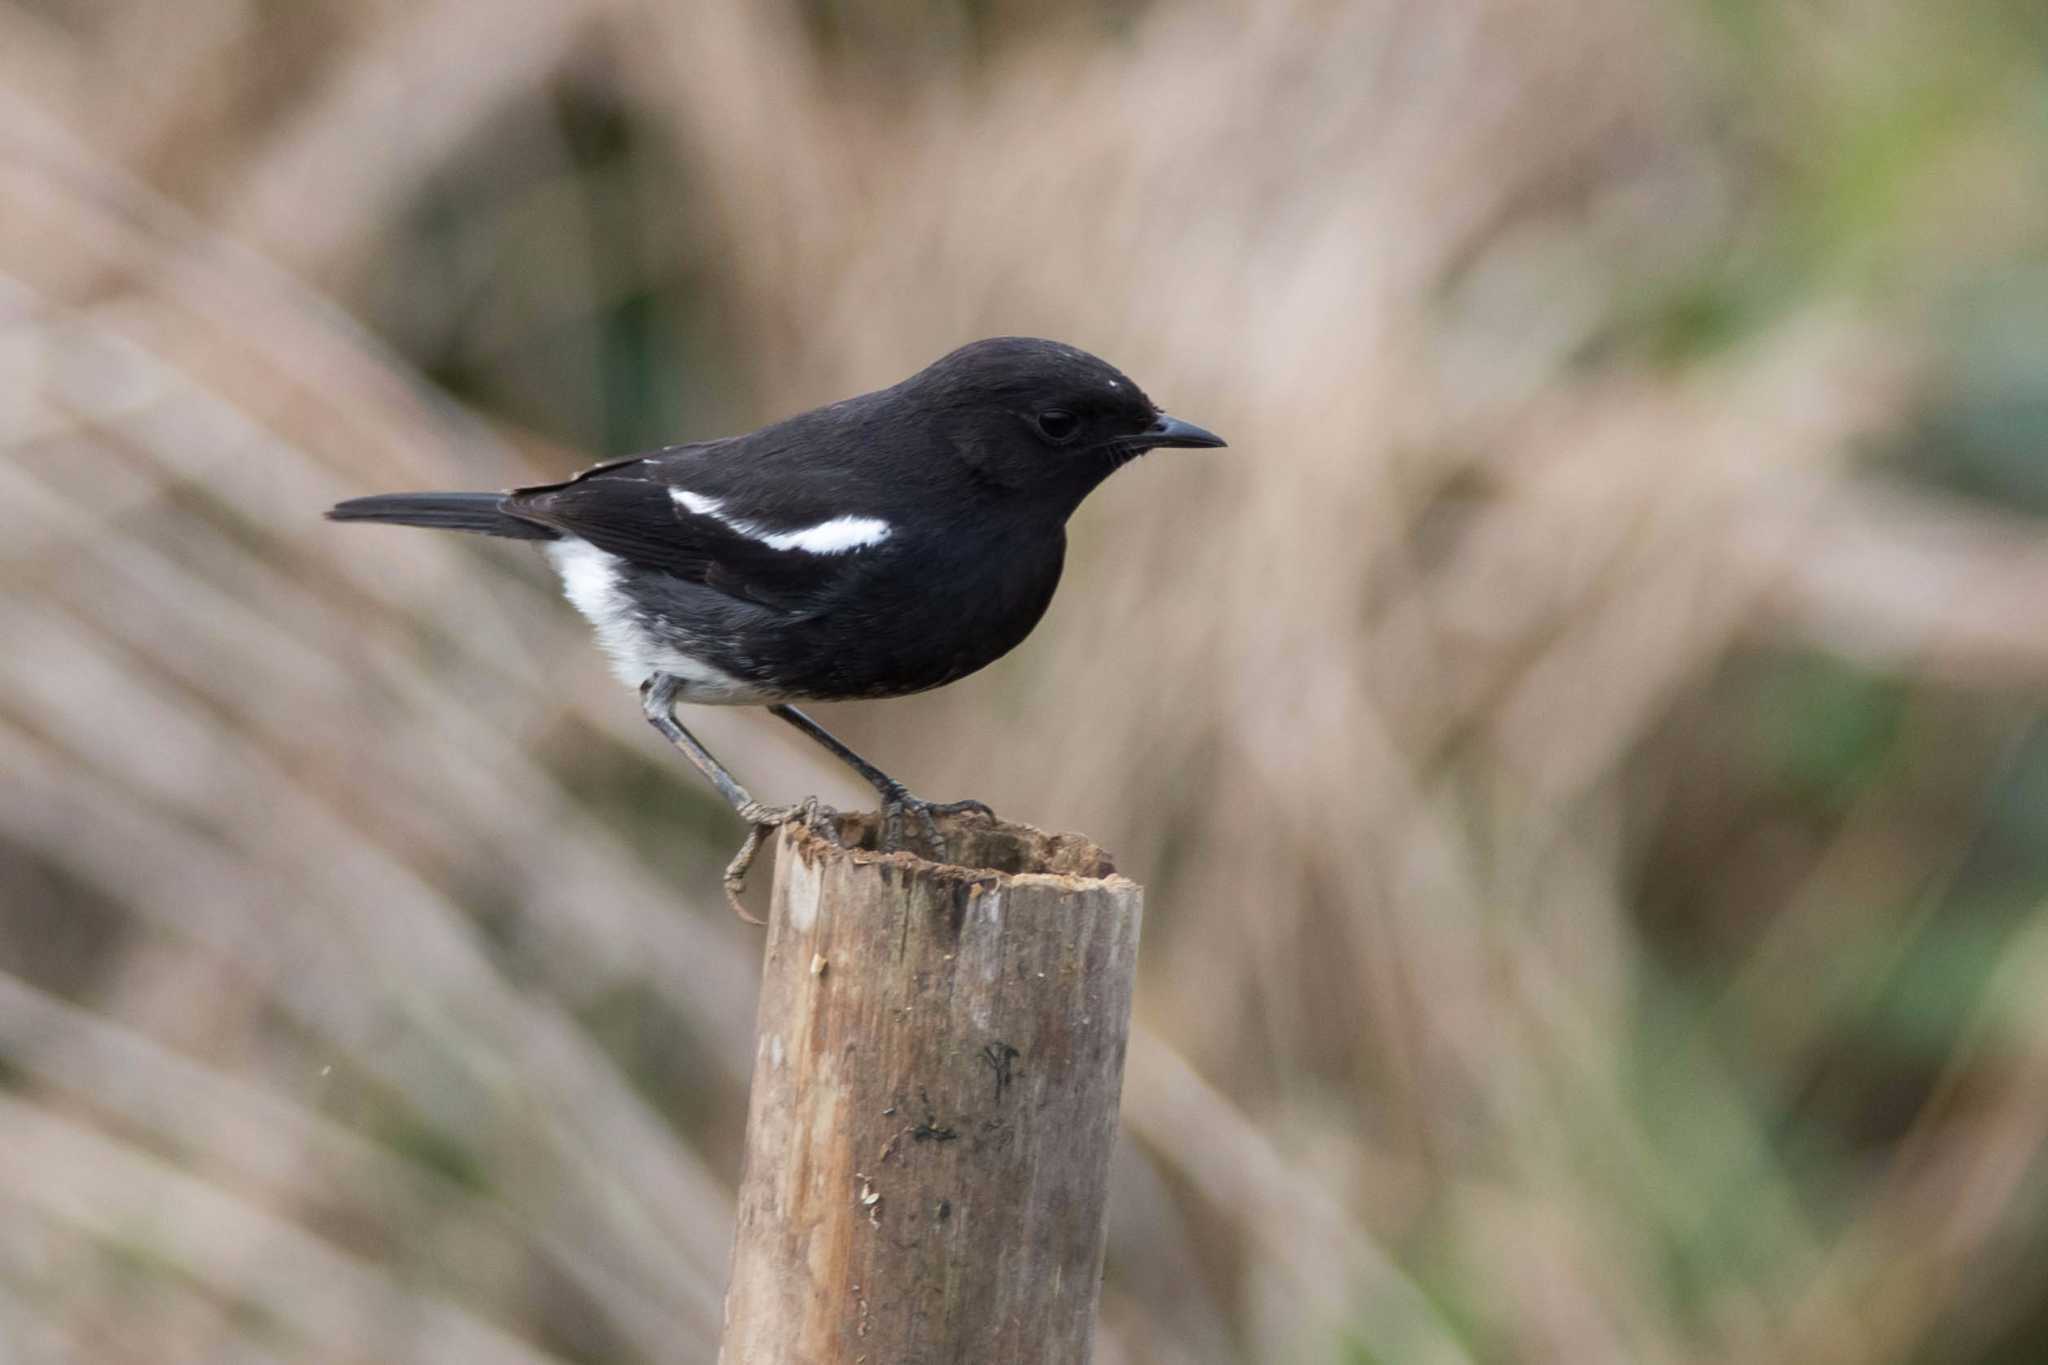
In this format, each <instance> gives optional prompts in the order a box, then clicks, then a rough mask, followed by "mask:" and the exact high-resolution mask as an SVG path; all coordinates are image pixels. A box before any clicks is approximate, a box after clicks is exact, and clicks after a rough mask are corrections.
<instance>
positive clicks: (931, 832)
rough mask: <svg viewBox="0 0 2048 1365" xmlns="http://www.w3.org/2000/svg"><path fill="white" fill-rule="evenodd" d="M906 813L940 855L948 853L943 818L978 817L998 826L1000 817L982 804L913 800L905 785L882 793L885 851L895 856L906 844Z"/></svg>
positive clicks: (883, 844)
mask: <svg viewBox="0 0 2048 1365" xmlns="http://www.w3.org/2000/svg"><path fill="white" fill-rule="evenodd" d="M906 812H910V813H914V814H915V815H916V816H917V822H918V825H919V826H920V827H921V828H922V829H923V831H924V837H925V840H926V846H927V847H928V848H930V849H931V850H932V852H933V853H934V854H935V855H936V854H941V853H943V851H944V850H945V846H946V842H945V836H944V835H942V834H940V833H939V821H938V817H939V816H941V815H978V816H980V817H981V818H982V819H984V820H986V821H988V822H989V823H990V824H994V823H995V820H996V813H995V812H994V811H993V810H990V809H989V808H988V806H987V804H985V803H984V802H980V801H972V800H970V801H926V800H924V799H923V798H921V797H917V796H912V795H911V794H910V789H909V788H907V787H905V786H903V785H902V784H901V783H897V784H896V785H894V786H892V787H890V788H889V789H888V790H886V791H884V792H883V793H882V851H883V852H885V853H887V852H893V851H894V850H895V849H896V848H897V847H898V846H899V845H900V844H901V843H902V842H903V838H902V836H903V817H904V814H905V813H906Z"/></svg>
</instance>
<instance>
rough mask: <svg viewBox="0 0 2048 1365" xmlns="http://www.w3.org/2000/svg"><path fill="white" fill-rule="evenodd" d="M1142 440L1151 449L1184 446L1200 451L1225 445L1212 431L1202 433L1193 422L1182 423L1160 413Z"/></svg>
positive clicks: (1177, 419)
mask: <svg viewBox="0 0 2048 1365" xmlns="http://www.w3.org/2000/svg"><path fill="white" fill-rule="evenodd" d="M1143 440H1144V442H1145V444H1146V445H1148V446H1151V447H1152V448H1153V449H1155V450H1156V449H1158V448H1159V447H1161V446H1186V447H1189V448H1190V449H1201V448H1204V447H1207V446H1220V445H1223V444H1225V442H1224V440H1223V438H1222V437H1221V436H1218V435H1217V434H1216V433H1215V432H1213V431H1204V430H1202V428H1200V427H1198V426H1196V425H1195V424H1194V423H1193V422H1183V421H1181V420H1180V418H1178V417H1168V416H1167V415H1166V414H1165V413H1163V412H1162V413H1160V414H1159V417H1158V420H1156V421H1154V422H1153V423H1152V425H1151V426H1149V427H1147V428H1146V429H1145V435H1144V437H1143Z"/></svg>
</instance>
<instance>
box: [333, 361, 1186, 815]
mask: <svg viewBox="0 0 2048 1365" xmlns="http://www.w3.org/2000/svg"><path fill="white" fill-rule="evenodd" d="M1222 444H1223V442H1222V441H1220V440H1219V439H1217V438H1216V437H1215V436H1213V435H1211V434H1210V433H1208V432H1206V431H1203V430H1202V429H1201V428H1199V427H1195V426H1191V425H1189V424H1187V423H1184V422H1180V421H1177V420H1176V419H1173V418H1170V417H1167V416H1165V415H1164V414H1163V413H1161V412H1160V411H1159V410H1158V409H1157V408H1156V407H1154V406H1153V404H1152V402H1151V400H1150V399H1149V398H1147V397H1146V396H1145V394H1144V392H1143V391H1142V390H1141V389H1139V388H1138V386H1137V385H1135V384H1133V383H1132V382H1131V381H1130V380H1129V379H1128V378H1127V377H1125V376H1124V375H1123V374H1121V373H1120V372H1118V371H1117V370H1116V369H1115V368H1114V367H1112V366H1110V365H1108V364H1107V363H1105V362H1104V361H1102V360H1099V359H1097V358H1096V357H1094V356H1092V355H1089V354H1087V353H1086V352H1084V351H1080V350H1077V349H1075V348H1074V347H1071V346H1065V345H1061V344H1060V343H1057V342H1051V341H1041V340H1036V339H1032V338H1024V337H998V338H994V339H991V340H987V341H979V342H975V343H973V344H971V345H968V346H964V347H961V348H960V349H959V350H957V351H954V352H952V353H951V354H950V355H947V356H945V357H944V358H942V359H940V360H939V361H937V362H935V363H934V364H932V365H930V366H928V367H927V368H926V369H924V370H922V371H920V372H918V373H917V374H915V375H913V376H911V377H910V378H909V379H906V380H904V381H903V382H902V383H900V384H897V385H894V386H893V387H890V388H887V389H882V390H879V391H877V392H875V393H869V394H863V395H861V396H860V397H857V398H849V399H846V400H844V401H842V402H838V403H832V404H829V405H827V406H825V407H821V408H816V409H813V410H812V411H810V412H805V413H800V414H798V415H797V416H795V417H791V418H788V419H786V420H784V421H780V422H776V423H774V424H772V425H770V426H766V427H762V428H761V429H760V430H758V431H754V432H749V433H747V434H746V435H743V436H732V437H726V438H724V439H722V440H714V441H700V442H693V443H691V444H688V445H680V446H674V447H671V448H668V449H665V450H660V451H655V452H653V453H651V454H646V455H639V456H634V457H632V458H629V459H621V460H613V461H611V462H609V463H606V464H601V465H598V466H596V467H595V468H592V469H589V470H586V471H585V472H583V473H582V474H579V475H577V476H576V477H575V478H572V479H569V480H567V481H566V482H563V483H555V484H545V485H540V486H537V487H531V488H520V489H514V490H512V491H510V492H505V493H410V494H383V495H379V496H376V497H368V498H356V499H352V500H350V501H348V502H344V503H341V504H340V505H338V506H336V507H335V508H334V509H333V510H332V511H330V512H329V513H328V515H329V516H330V517H332V518H334V519H335V520H337V521H382V522H396V523H400V524H404V525H414V526H428V527H437V528H442V529H451V530H460V531H471V532H478V533H482V534H485V535H495V536H505V537H511V538H515V539H525V540H538V541H543V542H546V548H547V549H548V552H549V553H550V555H551V556H552V557H553V558H554V560H555V563H556V566H557V568H558V569H559V570H560V571H561V573H562V575H563V581H564V586H565V589H566V591H567V593H568V595H569V598H570V600H571V601H572V602H574V603H575V604H576V606H577V607H578V608H579V609H580V610H582V611H583V613H584V614H585V615H586V616H588V617H589V618H590V619H591V621H592V623H593V624H594V625H595V626H596V628H597V632H598V636H599V640H600V642H601V643H602V644H603V645H604V647H605V649H606V651H607V652H608V653H609V654H610V655H611V657H612V660H613V664H614V667H615V668H616V669H617V670H618V672H619V673H620V676H621V677H622V678H624V679H625V680H626V681H628V682H630V683H633V684H636V685H640V686H641V687H642V688H643V692H645V693H646V694H647V696H648V697H649V714H650V717H653V718H655V719H656V723H657V725H659V726H661V728H663V731H664V733H669V731H670V730H671V729H673V730H674V731H675V732H676V733H674V734H670V738H671V739H676V738H677V735H681V736H682V737H683V739H688V735H687V732H685V731H682V730H681V727H679V726H675V725H674V723H673V720H672V719H670V720H669V722H668V724H667V725H662V717H664V716H666V711H665V710H664V709H663V708H664V707H666V706H669V705H672V704H673V701H674V700H678V699H680V700H685V701H696V702H709V703H724V704H748V703H752V704H768V705H772V706H774V707H775V709H776V710H777V712H778V714H783V713H787V714H785V717H784V718H785V719H791V720H792V723H798V724H801V725H802V726H803V727H804V728H806V729H807V731H808V732H811V733H813V734H814V735H815V736H816V737H818V738H820V739H821V741H822V742H826V743H827V744H828V746H829V747H832V748H833V749H834V751H835V752H838V753H840V755H841V756H842V757H845V758H847V759H848V760H849V761H851V762H853V763H854V764H855V766H856V767H858V768H860V769H861V770H862V772H863V775H864V776H867V777H869V779H870V780H871V781H875V782H876V785H877V786H878V787H880V788H881V789H882V791H883V793H884V796H885V797H886V798H889V799H890V801H892V802H893V803H895V804H899V805H902V804H910V805H917V806H920V807H921V806H922V805H923V803H919V802H915V800H914V798H911V797H909V795H908V793H907V792H904V791H903V789H902V788H901V787H900V786H899V785H898V784H896V783H894V782H893V781H891V780H889V779H887V778H886V777H885V776H883V775H881V774H880V773H879V772H878V771H877V770H875V769H873V768H872V766H871V765H868V764H865V763H864V762H862V761H860V760H858V759H857V758H855V757H854V756H853V755H852V754H851V753H850V751H847V750H846V749H845V747H844V746H843V745H839V744H837V742H836V741H833V740H831V739H830V737H829V736H826V735H824V734H823V732H822V731H820V730H818V729H817V727H816V726H815V725H814V724H812V723H811V722H809V721H808V720H807V719H805V718H801V713H796V712H794V711H793V709H792V708H790V707H789V706H787V703H788V702H791V701H799V700H840V699H847V698H856V697H887V696H900V695H903V694H906V693H911V692H919V691H923V690H925V689H927V688H932V687H937V686H940V685H942V684H945V683H948V682H952V681H954V680H956V679H958V678H961V677H964V676H966V675H967V674H969V673H971V672H973V671H975V670H976V669H978V668H981V667H983V666H984V665H986V664H988V663H990V662H992V661H993V660H995V659H997V658H999V657H1001V656H1002V655H1003V654H1005V653H1007V652H1008V651H1009V650H1010V649H1012V648H1014V647H1015V646H1016V645H1017V644H1018V643H1019V642H1020V641H1022V640H1023V639H1024V637H1025V636H1026V635H1028V634H1029V633H1030V631H1031V629H1032V628H1033V627H1034V626H1035V625H1037V623H1038V620H1039V618H1040V617H1041V616H1042V615H1043V614H1044V612H1045V609H1046V606H1047V605H1048V603H1050V602H1051V600H1052V594H1053V590H1054V588H1055V587H1057V585H1058V583H1059V578H1060V569H1061V564H1062V561H1063V559H1064V557H1065V551H1066V531H1065V526H1066V522H1067V518H1068V517H1069V516H1071V515H1072V514H1073V512H1074V510H1075V508H1077V507H1078V506H1079V505H1080V503H1081V501H1082V500H1083V499H1084V498H1086V497H1087V495H1088V494H1089V493H1090V492H1091V491H1092V490H1093V489H1094V488H1095V487H1096V486H1097V485H1099V484H1100V483H1101V482H1102V480H1103V479H1105V478H1107V477H1108V476H1109V475H1110V474H1111V473H1113V472H1115V470H1116V469H1118V468H1119V467H1121V466H1122V465H1123V464H1125V463H1127V462H1128V461H1130V460H1131V459H1133V458H1135V457H1137V456H1138V455H1141V454H1143V453H1145V452H1146V451H1148V450H1151V449H1154V448H1157V447H1160V446H1218V445H1222ZM677 742H679V743H681V742H682V740H678V741H677ZM689 746H690V748H694V749H695V750H696V751H697V752H698V753H701V746H696V745H695V741H694V740H689ZM689 751H690V749H689V748H686V752H689ZM704 757H705V758H706V759H707V760H708V758H709V756H708V755H705V756H704ZM694 758H695V755H694V754H693V761H694ZM699 766H700V767H702V766H703V764H702V763H700V764H699ZM714 766H715V765H714ZM720 772H721V773H722V772H723V770H722V769H720ZM714 780H717V779H714ZM726 782H727V783H729V782H730V777H729V775H726ZM731 786H732V788H733V790H734V791H738V792H739V793H740V795H741V796H744V791H743V789H739V788H738V786H737V784H736V783H732V784H731ZM721 790H725V783H721ZM727 795H728V796H729V797H730V796H731V795H732V792H731V791H728V792H727Z"/></svg>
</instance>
